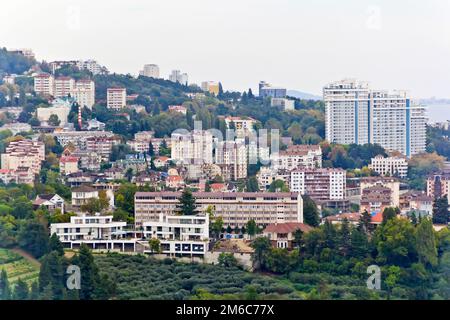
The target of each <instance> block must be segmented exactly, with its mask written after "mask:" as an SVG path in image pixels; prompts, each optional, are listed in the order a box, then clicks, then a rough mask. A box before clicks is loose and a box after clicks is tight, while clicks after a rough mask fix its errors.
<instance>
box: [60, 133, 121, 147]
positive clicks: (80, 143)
mask: <svg viewBox="0 0 450 320" xmlns="http://www.w3.org/2000/svg"><path fill="white" fill-rule="evenodd" d="M53 136H54V137H55V138H56V139H57V140H58V142H59V144H61V145H62V146H63V147H66V146H67V145H68V144H69V143H70V144H72V145H73V146H75V147H77V148H79V149H81V150H86V146H87V139H88V138H95V137H106V138H111V137H114V133H112V132H109V131H65V130H60V131H55V132H54V133H53Z"/></svg>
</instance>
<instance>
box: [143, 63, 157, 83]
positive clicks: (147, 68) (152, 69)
mask: <svg viewBox="0 0 450 320" xmlns="http://www.w3.org/2000/svg"><path fill="white" fill-rule="evenodd" d="M140 75H142V76H145V77H151V78H155V79H158V78H159V67H158V65H156V64H146V65H144V69H142V71H141V72H140Z"/></svg>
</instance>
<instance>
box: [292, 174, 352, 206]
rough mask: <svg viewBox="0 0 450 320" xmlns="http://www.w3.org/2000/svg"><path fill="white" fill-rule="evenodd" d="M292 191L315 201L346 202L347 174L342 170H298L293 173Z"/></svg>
mask: <svg viewBox="0 0 450 320" xmlns="http://www.w3.org/2000/svg"><path fill="white" fill-rule="evenodd" d="M290 189H291V191H292V192H299V193H300V194H301V195H309V196H310V197H311V198H313V199H315V200H324V201H326V200H344V199H345V189H346V173H345V170H342V169H330V168H323V169H322V168H320V169H307V168H303V169H297V170H294V171H292V172H291V182H290Z"/></svg>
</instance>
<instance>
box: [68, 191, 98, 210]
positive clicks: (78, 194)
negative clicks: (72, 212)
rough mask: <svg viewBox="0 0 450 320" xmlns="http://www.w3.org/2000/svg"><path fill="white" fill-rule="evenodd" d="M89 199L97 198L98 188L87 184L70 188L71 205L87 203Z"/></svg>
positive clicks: (77, 205)
mask: <svg viewBox="0 0 450 320" xmlns="http://www.w3.org/2000/svg"><path fill="white" fill-rule="evenodd" d="M90 199H98V190H96V189H94V188H91V187H87V186H81V187H79V188H75V189H73V190H72V205H73V206H76V207H80V206H82V205H83V204H86V203H88V201H89V200H90Z"/></svg>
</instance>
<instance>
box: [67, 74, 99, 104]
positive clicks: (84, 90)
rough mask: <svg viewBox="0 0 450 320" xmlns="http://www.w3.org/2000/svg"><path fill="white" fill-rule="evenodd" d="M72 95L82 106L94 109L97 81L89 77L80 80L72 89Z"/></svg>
mask: <svg viewBox="0 0 450 320" xmlns="http://www.w3.org/2000/svg"><path fill="white" fill-rule="evenodd" d="M72 97H73V98H74V99H75V101H76V102H77V103H78V104H79V105H80V106H82V107H86V108H88V109H92V106H93V105H94V104H95V83H94V81H92V80H89V79H83V80H78V81H77V82H75V87H74V89H73V91H72Z"/></svg>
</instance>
